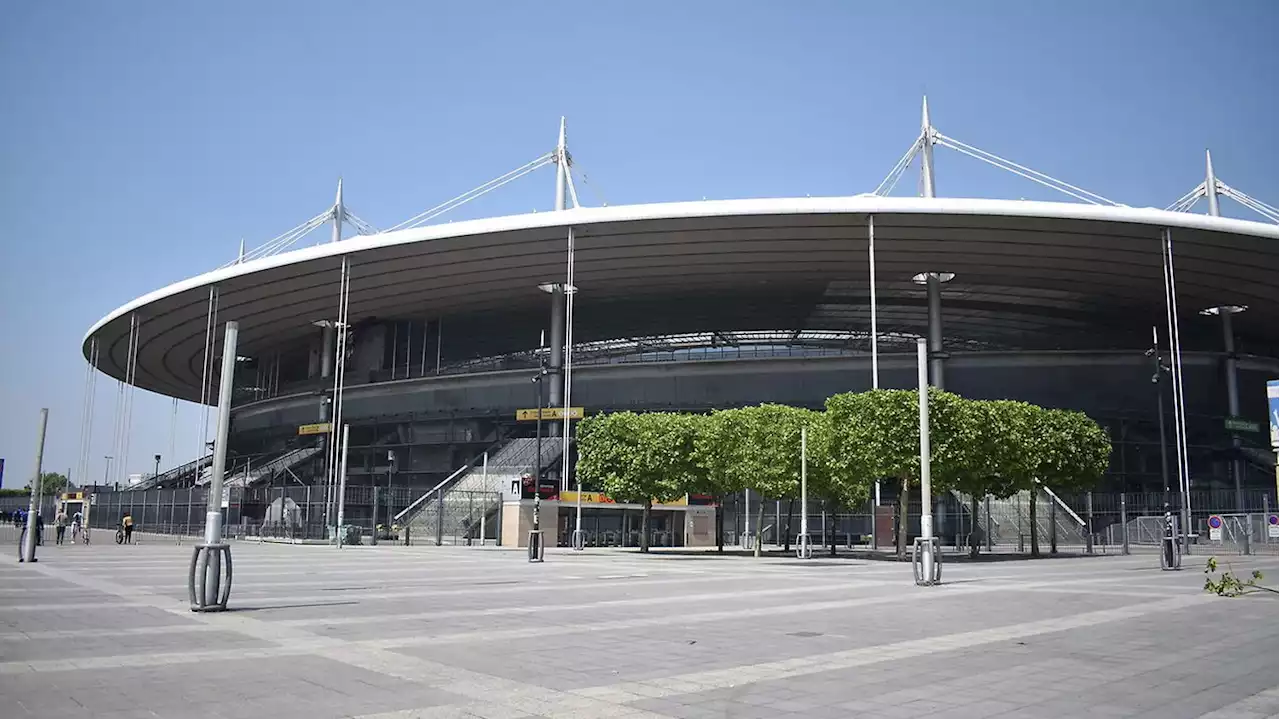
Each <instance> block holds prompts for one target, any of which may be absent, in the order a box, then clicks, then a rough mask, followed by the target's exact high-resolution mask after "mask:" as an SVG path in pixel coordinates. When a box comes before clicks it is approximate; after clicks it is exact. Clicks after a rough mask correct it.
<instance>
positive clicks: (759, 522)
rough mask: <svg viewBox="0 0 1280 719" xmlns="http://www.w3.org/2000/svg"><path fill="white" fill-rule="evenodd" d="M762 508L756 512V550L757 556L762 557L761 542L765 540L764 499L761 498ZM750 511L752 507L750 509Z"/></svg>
mask: <svg viewBox="0 0 1280 719" xmlns="http://www.w3.org/2000/svg"><path fill="white" fill-rule="evenodd" d="M758 506H759V507H760V508H759V509H757V510H756V549H755V555H756V556H757V557H758V556H760V541H761V540H763V539H764V531H763V530H764V497H763V496H761V497H760V504H759V505H758ZM748 511H750V507H748Z"/></svg>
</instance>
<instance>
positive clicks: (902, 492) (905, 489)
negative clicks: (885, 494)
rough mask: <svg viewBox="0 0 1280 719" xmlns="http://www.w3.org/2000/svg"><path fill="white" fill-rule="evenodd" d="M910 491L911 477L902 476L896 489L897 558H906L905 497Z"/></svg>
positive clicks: (906, 497)
mask: <svg viewBox="0 0 1280 719" xmlns="http://www.w3.org/2000/svg"><path fill="white" fill-rule="evenodd" d="M910 492H911V478H910V477H903V478H902V487H901V489H899V490H898V559H900V560H901V559H906V558H907V499H908V495H909V494H910Z"/></svg>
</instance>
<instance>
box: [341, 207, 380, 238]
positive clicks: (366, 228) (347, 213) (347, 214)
mask: <svg viewBox="0 0 1280 719" xmlns="http://www.w3.org/2000/svg"><path fill="white" fill-rule="evenodd" d="M342 214H343V216H344V219H346V221H347V222H348V223H349V224H350V225H351V226H352V227H354V228H356V232H358V233H360V234H362V235H376V234H378V228H376V227H374V226H373V225H370V224H369V223H368V222H365V221H364V220H362V219H360V218H359V217H357V216H356V215H355V213H353V212H352V211H351V210H347V209H344V211H343V213H342Z"/></svg>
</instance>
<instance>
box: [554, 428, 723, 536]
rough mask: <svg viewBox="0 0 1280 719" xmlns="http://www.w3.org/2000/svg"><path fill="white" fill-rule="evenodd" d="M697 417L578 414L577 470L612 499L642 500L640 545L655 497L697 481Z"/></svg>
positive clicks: (674, 494) (672, 495) (667, 497)
mask: <svg viewBox="0 0 1280 719" xmlns="http://www.w3.org/2000/svg"><path fill="white" fill-rule="evenodd" d="M696 436H697V418H696V417H694V416H692V415H683V414H674V413H668V412H651V413H647V414H635V413H633V412H618V413H614V414H608V415H597V416H595V417H592V418H590V419H589V420H584V421H583V422H582V424H581V425H580V426H579V428H578V464H577V471H578V473H579V477H580V478H581V479H582V482H583V483H584V484H586V483H587V482H593V483H596V484H598V485H599V486H600V487H601V488H602V489H603V490H604V492H605V493H606V494H608V495H609V496H610V497H612V498H613V499H614V500H615V501H618V502H625V503H628V504H640V505H642V506H643V508H644V511H643V519H642V531H641V532H640V551H641V552H648V551H649V531H648V530H649V516H650V513H651V510H652V508H653V502H654V501H655V500H657V501H659V502H670V501H672V500H675V499H678V498H680V497H681V496H683V495H684V494H686V493H687V492H688V491H689V488H690V487H691V486H694V485H696V484H698V483H699V482H700V481H701V468H700V467H699V465H698V464H697V463H696V462H695V455H694V441H695V437H696Z"/></svg>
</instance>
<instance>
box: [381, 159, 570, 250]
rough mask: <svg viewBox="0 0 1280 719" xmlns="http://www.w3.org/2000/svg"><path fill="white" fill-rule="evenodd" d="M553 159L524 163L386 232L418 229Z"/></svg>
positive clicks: (547, 163) (549, 162)
mask: <svg viewBox="0 0 1280 719" xmlns="http://www.w3.org/2000/svg"><path fill="white" fill-rule="evenodd" d="M554 159H555V152H548V153H546V154H544V155H542V156H540V157H538V158H537V159H535V160H531V161H529V162H526V163H525V164H523V165H521V166H520V167H517V168H516V169H514V170H512V171H510V172H508V173H506V174H505V175H499V176H498V177H495V178H494V179H492V180H489V181H488V182H486V183H484V184H483V185H480V186H478V187H475V188H473V189H471V190H468V191H467V192H464V193H462V194H461V195H458V196H456V197H452V198H450V199H448V200H445V201H444V202H441V203H440V204H438V205H436V206H435V207H431V208H429V209H427V210H423V211H422V212H420V213H418V214H417V215H414V216H413V217H410V218H409V219H407V220H405V221H404V222H401V223H400V224H398V225H395V226H394V227H391V228H390V229H388V230H387V232H395V231H396V230H407V229H410V228H413V227H419V226H421V225H422V224H423V223H425V222H427V221H428V220H430V219H432V218H434V217H437V216H439V215H441V214H443V213H445V212H448V211H449V210H452V209H455V208H457V207H461V206H462V205H465V204H466V203H468V202H470V201H472V200H474V199H476V198H477V197H480V196H482V195H485V194H487V193H489V192H492V191H493V190H496V189H498V188H499V187H502V186H503V185H505V184H507V183H508V182H511V181H512V180H516V179H518V178H521V177H524V176H525V175H527V174H529V173H530V172H533V171H534V170H537V169H539V168H541V167H543V166H545V165H549V164H551V163H552V161H553V160H554Z"/></svg>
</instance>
